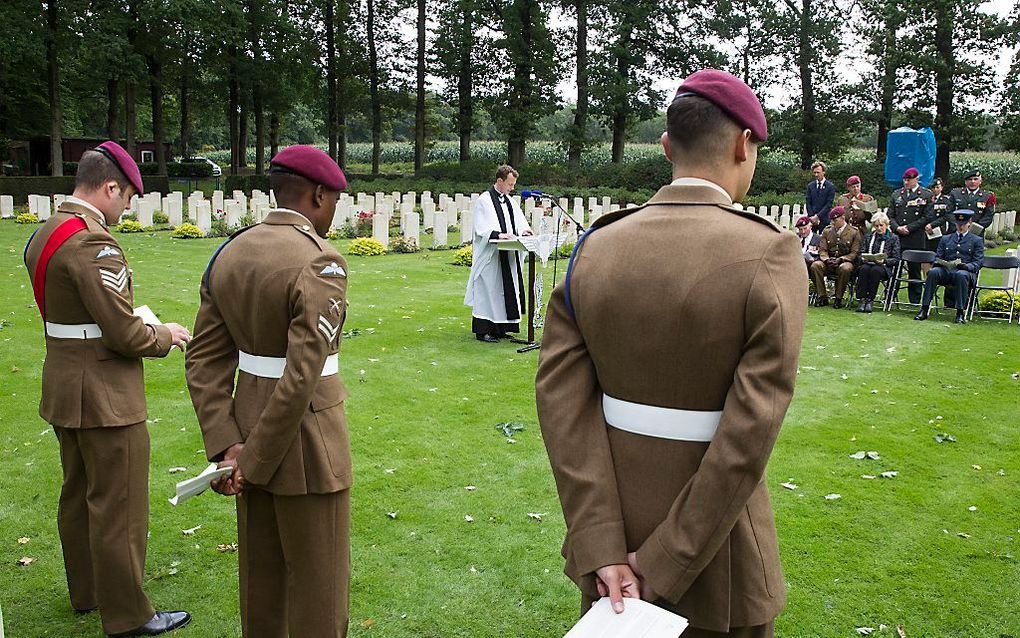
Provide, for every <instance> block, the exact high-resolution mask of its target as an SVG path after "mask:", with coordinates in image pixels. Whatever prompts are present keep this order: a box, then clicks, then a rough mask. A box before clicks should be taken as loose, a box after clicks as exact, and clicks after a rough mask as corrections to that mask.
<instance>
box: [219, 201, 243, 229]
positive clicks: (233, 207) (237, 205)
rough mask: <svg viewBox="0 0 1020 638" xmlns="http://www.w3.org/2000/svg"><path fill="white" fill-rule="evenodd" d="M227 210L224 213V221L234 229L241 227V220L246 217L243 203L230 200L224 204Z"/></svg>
mask: <svg viewBox="0 0 1020 638" xmlns="http://www.w3.org/2000/svg"><path fill="white" fill-rule="evenodd" d="M223 205H224V206H226V208H225V209H224V211H223V216H224V220H225V221H226V222H227V227H229V228H233V227H235V226H240V225H241V218H242V217H244V208H243V207H242V206H241V202H239V201H237V200H234V199H228V200H226V201H225V202H224V203H223Z"/></svg>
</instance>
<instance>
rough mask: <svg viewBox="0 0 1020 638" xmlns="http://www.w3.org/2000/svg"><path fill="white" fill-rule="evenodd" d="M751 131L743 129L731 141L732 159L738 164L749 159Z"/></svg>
mask: <svg viewBox="0 0 1020 638" xmlns="http://www.w3.org/2000/svg"><path fill="white" fill-rule="evenodd" d="M751 144H753V142H751V131H750V130H749V129H746V128H745V129H744V130H742V131H740V133H739V134H737V135H736V136H735V137H734V139H733V159H734V160H735V161H736V162H738V163H743V162H746V161H747V159H748V157H750V145H751Z"/></svg>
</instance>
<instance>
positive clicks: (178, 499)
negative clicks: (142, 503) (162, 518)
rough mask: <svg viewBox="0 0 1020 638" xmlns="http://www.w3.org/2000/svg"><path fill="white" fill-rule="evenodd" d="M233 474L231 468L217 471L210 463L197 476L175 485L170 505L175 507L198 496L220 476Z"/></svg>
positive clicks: (214, 465)
mask: <svg viewBox="0 0 1020 638" xmlns="http://www.w3.org/2000/svg"><path fill="white" fill-rule="evenodd" d="M233 472H234V468H232V467H224V468H220V469H217V468H216V464H215V463H210V464H209V467H207V468H205V469H204V470H202V473H201V474H199V475H198V476H196V477H194V478H189V479H188V480H186V481H181V482H180V483H178V484H177V494H176V495H174V497H173V498H172V499H170V504H171V505H174V506H177V505H180V504H181V503H183V502H184V501H186V500H188V499H189V498H191V497H192V496H198V495H199V494H201V493H202V492H204V491H206V490H207V489H208V488H209V484H210V483H212V482H213V481H215V480H216V479H218V478H220V477H221V476H230V475H231V474H232V473H233Z"/></svg>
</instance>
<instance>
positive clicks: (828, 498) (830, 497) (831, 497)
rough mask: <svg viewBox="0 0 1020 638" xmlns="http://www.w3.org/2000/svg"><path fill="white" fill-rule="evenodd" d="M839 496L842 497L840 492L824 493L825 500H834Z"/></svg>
mask: <svg viewBox="0 0 1020 638" xmlns="http://www.w3.org/2000/svg"><path fill="white" fill-rule="evenodd" d="M840 498H843V495H842V494H826V495H825V500H827V501H835V500H837V499H840Z"/></svg>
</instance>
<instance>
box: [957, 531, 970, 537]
mask: <svg viewBox="0 0 1020 638" xmlns="http://www.w3.org/2000/svg"><path fill="white" fill-rule="evenodd" d="M956 535H957V536H959V537H960V538H970V534H966V533H964V532H957V534H956Z"/></svg>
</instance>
